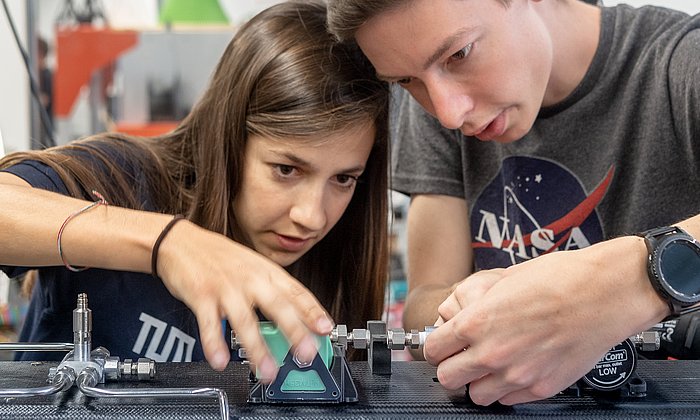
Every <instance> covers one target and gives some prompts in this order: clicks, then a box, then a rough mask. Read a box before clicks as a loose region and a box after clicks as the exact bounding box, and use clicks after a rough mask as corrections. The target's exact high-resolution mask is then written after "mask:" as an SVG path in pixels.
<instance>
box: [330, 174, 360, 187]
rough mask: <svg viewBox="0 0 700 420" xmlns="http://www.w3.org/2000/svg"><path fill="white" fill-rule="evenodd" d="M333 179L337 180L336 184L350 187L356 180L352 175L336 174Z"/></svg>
mask: <svg viewBox="0 0 700 420" xmlns="http://www.w3.org/2000/svg"><path fill="white" fill-rule="evenodd" d="M335 179H336V181H337V182H338V184H340V185H342V186H344V187H351V186H353V185H355V183H356V182H357V177H354V176H352V175H338V176H336V177H335Z"/></svg>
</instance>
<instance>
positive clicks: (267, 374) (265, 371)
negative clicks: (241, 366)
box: [258, 356, 277, 384]
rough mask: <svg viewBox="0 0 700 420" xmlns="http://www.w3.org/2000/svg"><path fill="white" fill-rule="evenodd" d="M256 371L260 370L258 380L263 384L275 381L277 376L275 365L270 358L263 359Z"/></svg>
mask: <svg viewBox="0 0 700 420" xmlns="http://www.w3.org/2000/svg"><path fill="white" fill-rule="evenodd" d="M258 369H260V380H261V381H262V382H263V383H266V384H269V383H271V382H272V381H273V380H274V379H275V376H277V364H276V363H275V361H274V360H272V357H270V356H267V357H265V358H264V359H263V361H262V363H260V365H259V366H258Z"/></svg>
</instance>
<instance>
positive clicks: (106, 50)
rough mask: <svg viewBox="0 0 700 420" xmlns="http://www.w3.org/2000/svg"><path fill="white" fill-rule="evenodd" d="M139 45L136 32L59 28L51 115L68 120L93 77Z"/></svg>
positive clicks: (90, 28)
mask: <svg viewBox="0 0 700 420" xmlns="http://www.w3.org/2000/svg"><path fill="white" fill-rule="evenodd" d="M137 42H138V33H137V32H136V31H126V30H118V31H115V30H111V29H98V28H94V27H92V26H90V25H82V26H78V27H76V28H62V29H59V30H58V32H57V34H56V57H57V61H56V71H55V73H54V114H55V115H56V116H58V117H67V116H69V115H70V113H71V110H72V108H73V103H74V102H75V99H76V98H77V97H78V93H80V89H81V88H82V87H83V86H84V85H85V84H87V83H88V82H89V81H90V78H91V77H92V74H93V73H94V72H95V71H97V70H100V69H102V68H104V67H107V66H108V65H111V64H112V63H114V61H115V60H116V59H117V58H118V57H119V56H120V55H121V54H123V53H124V52H126V51H127V50H129V49H130V48H132V47H133V46H134V45H136V43H137Z"/></svg>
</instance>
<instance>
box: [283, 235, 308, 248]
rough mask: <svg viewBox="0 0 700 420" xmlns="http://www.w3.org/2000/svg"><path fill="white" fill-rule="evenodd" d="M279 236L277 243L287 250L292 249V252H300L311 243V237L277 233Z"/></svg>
mask: <svg viewBox="0 0 700 420" xmlns="http://www.w3.org/2000/svg"><path fill="white" fill-rule="evenodd" d="M276 236H277V243H278V244H279V245H280V247H282V248H283V249H284V250H285V251H290V252H299V251H301V250H303V249H304V247H306V244H308V243H309V241H310V238H306V239H303V238H295V237H293V236H286V235H281V234H279V233H278V234H276Z"/></svg>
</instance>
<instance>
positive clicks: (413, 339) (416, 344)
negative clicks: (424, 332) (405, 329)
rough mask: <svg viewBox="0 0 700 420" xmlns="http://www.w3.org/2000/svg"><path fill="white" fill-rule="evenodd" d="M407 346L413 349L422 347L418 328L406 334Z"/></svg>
mask: <svg viewBox="0 0 700 420" xmlns="http://www.w3.org/2000/svg"><path fill="white" fill-rule="evenodd" d="M406 346H407V347H410V348H412V349H417V348H420V346H421V342H420V333H419V332H418V330H415V329H413V330H411V332H410V333H407V334H406Z"/></svg>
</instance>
